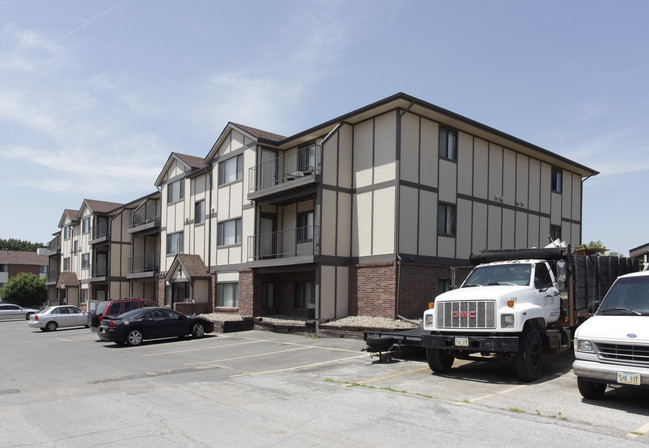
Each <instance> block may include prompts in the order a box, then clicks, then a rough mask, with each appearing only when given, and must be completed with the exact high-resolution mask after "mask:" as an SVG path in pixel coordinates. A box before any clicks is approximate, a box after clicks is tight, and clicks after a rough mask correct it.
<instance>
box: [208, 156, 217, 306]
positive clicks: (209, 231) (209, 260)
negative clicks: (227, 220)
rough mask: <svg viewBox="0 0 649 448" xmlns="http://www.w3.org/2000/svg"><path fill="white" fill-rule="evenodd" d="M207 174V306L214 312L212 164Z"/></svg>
mask: <svg viewBox="0 0 649 448" xmlns="http://www.w3.org/2000/svg"><path fill="white" fill-rule="evenodd" d="M210 165H211V168H210V172H209V176H210V202H209V206H208V209H207V211H208V213H209V215H208V216H209V219H208V225H209V227H208V228H207V274H208V275H209V276H210V287H209V294H210V297H209V306H210V308H211V309H210V311H211V312H214V295H215V291H212V274H211V272H210V266H211V263H212V187H213V181H212V178H213V175H212V171H213V170H214V165H213V164H211V163H210ZM214 284H216V278H215V279H214Z"/></svg>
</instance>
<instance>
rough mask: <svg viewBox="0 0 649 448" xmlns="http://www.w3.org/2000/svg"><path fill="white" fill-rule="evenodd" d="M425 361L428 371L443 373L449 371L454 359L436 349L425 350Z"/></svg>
mask: <svg viewBox="0 0 649 448" xmlns="http://www.w3.org/2000/svg"><path fill="white" fill-rule="evenodd" d="M426 360H427V361H428V367H430V370H432V371H433V372H436V373H444V372H448V371H449V370H451V367H452V366H453V361H455V357H454V356H453V355H451V354H450V353H448V352H445V351H444V350H440V349H438V348H427V349H426Z"/></svg>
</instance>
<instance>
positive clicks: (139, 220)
mask: <svg viewBox="0 0 649 448" xmlns="http://www.w3.org/2000/svg"><path fill="white" fill-rule="evenodd" d="M150 223H155V224H157V225H159V224H160V202H159V201H146V202H145V203H144V204H142V205H140V206H139V207H138V208H136V209H135V210H134V211H133V214H132V215H131V228H133V227H140V226H143V225H146V224H150Z"/></svg>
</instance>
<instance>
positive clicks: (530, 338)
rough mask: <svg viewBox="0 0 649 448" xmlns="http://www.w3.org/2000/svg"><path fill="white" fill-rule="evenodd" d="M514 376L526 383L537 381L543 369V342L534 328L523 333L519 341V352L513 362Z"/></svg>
mask: <svg viewBox="0 0 649 448" xmlns="http://www.w3.org/2000/svg"><path fill="white" fill-rule="evenodd" d="M514 366H515V368H516V375H517V376H518V378H519V379H520V380H521V381H524V382H526V383H529V382H532V381H534V380H537V379H538V378H539V377H540V376H541V370H542V369H543V341H542V340H541V333H539V331H538V330H536V329H534V328H528V329H526V330H525V331H524V332H523V335H522V336H521V340H520V351H519V352H518V354H517V355H516V359H515V360H514Z"/></svg>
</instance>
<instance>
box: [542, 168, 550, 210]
mask: <svg viewBox="0 0 649 448" xmlns="http://www.w3.org/2000/svg"><path fill="white" fill-rule="evenodd" d="M551 174H552V167H551V166H550V165H548V164H547V163H543V162H541V182H540V183H541V210H540V211H541V213H550V212H551V211H552V194H551V191H552V190H551V186H552V184H551Z"/></svg>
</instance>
